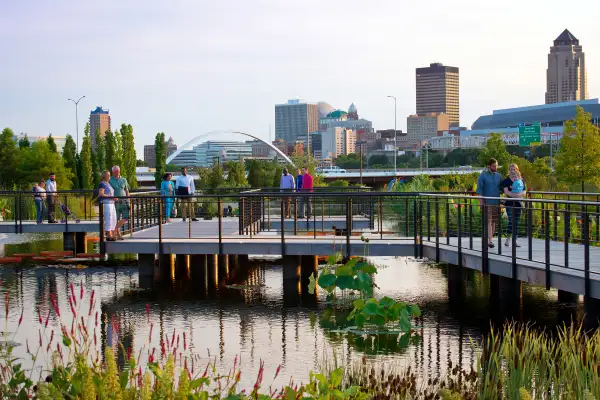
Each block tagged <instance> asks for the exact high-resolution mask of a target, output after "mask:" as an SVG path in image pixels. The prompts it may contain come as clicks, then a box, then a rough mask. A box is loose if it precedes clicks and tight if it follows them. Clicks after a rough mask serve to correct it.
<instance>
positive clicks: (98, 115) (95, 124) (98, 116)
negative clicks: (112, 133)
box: [90, 107, 110, 149]
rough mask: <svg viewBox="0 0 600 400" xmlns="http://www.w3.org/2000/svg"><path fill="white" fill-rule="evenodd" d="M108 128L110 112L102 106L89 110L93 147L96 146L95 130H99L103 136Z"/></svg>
mask: <svg viewBox="0 0 600 400" xmlns="http://www.w3.org/2000/svg"><path fill="white" fill-rule="evenodd" d="M108 130H110V113H109V112H108V110H103V109H102V107H96V109H95V110H92V111H91V112H90V136H91V141H92V148H93V149H95V148H96V132H97V131H100V135H101V136H102V137H104V134H105V133H106V131H108Z"/></svg>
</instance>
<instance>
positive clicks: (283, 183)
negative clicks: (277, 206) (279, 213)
mask: <svg viewBox="0 0 600 400" xmlns="http://www.w3.org/2000/svg"><path fill="white" fill-rule="evenodd" d="M295 183H296V182H295V180H294V177H293V176H292V175H291V174H290V173H289V172H288V170H287V168H284V169H283V174H282V175H281V179H280V180H279V189H280V190H281V192H282V193H291V192H293V191H294V189H295V187H296V184H295ZM281 201H282V202H283V213H284V215H285V218H289V217H290V198H289V197H288V196H285V197H284V196H282V197H281Z"/></svg>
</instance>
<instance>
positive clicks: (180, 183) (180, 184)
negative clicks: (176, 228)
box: [175, 167, 198, 222]
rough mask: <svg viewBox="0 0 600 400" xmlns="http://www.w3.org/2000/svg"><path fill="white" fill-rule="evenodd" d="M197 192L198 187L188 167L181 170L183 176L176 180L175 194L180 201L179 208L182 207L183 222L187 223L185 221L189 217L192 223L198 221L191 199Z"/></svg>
mask: <svg viewBox="0 0 600 400" xmlns="http://www.w3.org/2000/svg"><path fill="white" fill-rule="evenodd" d="M195 192H196V186H195V185H194V178H192V177H191V176H189V175H188V173H187V167H183V168H181V175H179V176H178V177H177V179H176V180H175V193H176V194H177V196H178V197H179V199H180V200H179V202H180V203H179V206H180V207H181V216H182V217H183V222H185V219H186V218H187V217H188V216H189V217H190V218H191V219H192V221H198V218H196V217H195V216H194V207H193V204H192V201H193V200H192V199H191V196H193V195H194V193H195ZM188 214H189V215H188Z"/></svg>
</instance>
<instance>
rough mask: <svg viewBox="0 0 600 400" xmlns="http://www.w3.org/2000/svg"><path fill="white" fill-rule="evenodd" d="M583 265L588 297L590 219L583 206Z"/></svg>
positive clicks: (589, 293) (587, 295)
mask: <svg viewBox="0 0 600 400" xmlns="http://www.w3.org/2000/svg"><path fill="white" fill-rule="evenodd" d="M582 212H583V264H584V274H585V275H584V276H585V295H586V297H589V296H590V295H591V291H590V218H589V215H588V213H587V206H585V205H584V206H583V208H582Z"/></svg>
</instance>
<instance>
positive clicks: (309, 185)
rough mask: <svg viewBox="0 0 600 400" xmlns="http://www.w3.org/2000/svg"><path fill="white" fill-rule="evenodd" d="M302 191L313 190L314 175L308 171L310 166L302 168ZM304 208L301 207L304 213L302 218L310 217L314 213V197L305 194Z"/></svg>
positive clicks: (308, 191)
mask: <svg viewBox="0 0 600 400" xmlns="http://www.w3.org/2000/svg"><path fill="white" fill-rule="evenodd" d="M302 191H303V192H306V193H310V192H312V191H313V177H312V175H311V174H310V172H308V168H306V167H303V168H302ZM303 203H304V204H303V205H304V208H303V209H300V213H301V214H302V218H304V217H306V218H308V219H310V216H311V214H312V198H311V197H309V196H305V198H304V202H303Z"/></svg>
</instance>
